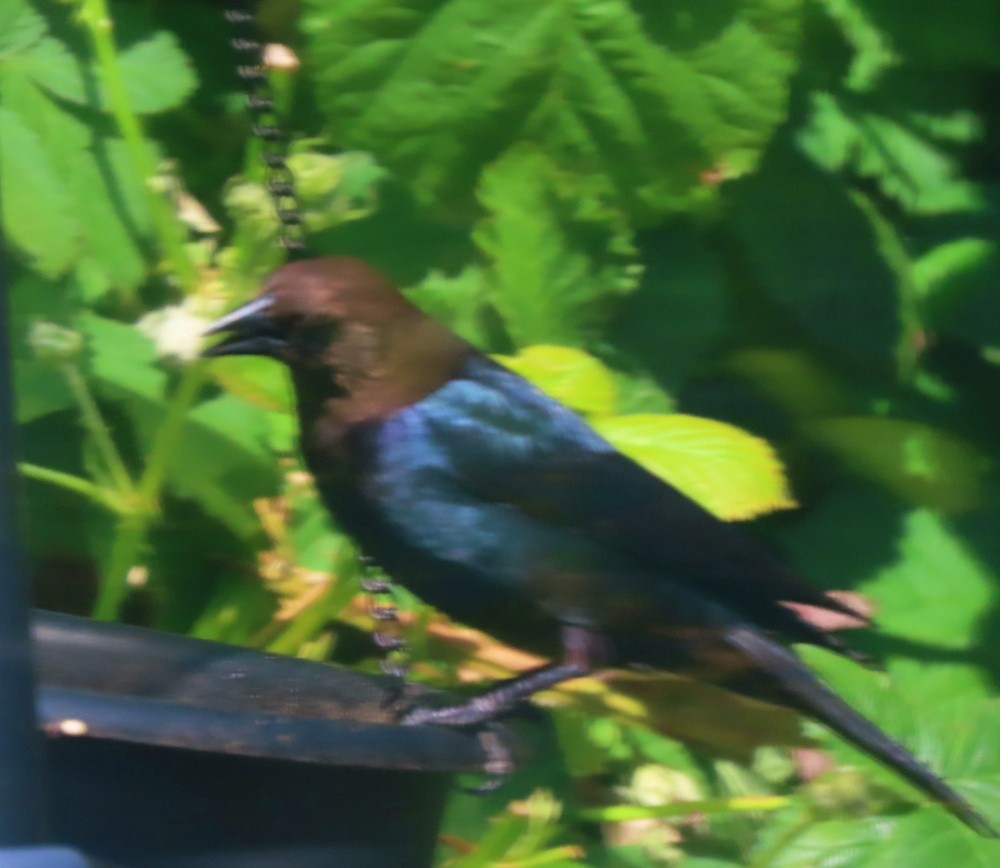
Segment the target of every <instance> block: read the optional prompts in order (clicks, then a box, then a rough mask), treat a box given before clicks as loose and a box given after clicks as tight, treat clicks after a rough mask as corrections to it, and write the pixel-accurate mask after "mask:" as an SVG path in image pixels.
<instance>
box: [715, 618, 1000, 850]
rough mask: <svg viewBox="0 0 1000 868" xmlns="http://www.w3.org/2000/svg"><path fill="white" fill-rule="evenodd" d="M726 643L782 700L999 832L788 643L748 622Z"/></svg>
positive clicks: (992, 833)
mask: <svg viewBox="0 0 1000 868" xmlns="http://www.w3.org/2000/svg"><path fill="white" fill-rule="evenodd" d="M727 639H728V641H729V643H730V644H732V645H733V646H735V647H737V648H739V650H740V651H742V652H743V653H744V654H745V655H747V657H749V658H751V659H752V660H753V661H754V663H755V664H756V665H757V666H759V667H760V668H761V669H762V670H763V671H764V672H766V673H767V675H768V676H769V680H771V681H772V682H777V684H776V686H777V687H778V688H779V691H780V694H781V697H782V700H783V702H784V704H788V705H791V706H793V707H794V708H796V710H798V711H801V712H803V713H804V714H807V715H808V716H809V717H812V718H815V719H816V720H818V721H820V722H821V723H824V724H826V725H827V726H828V727H830V729H832V730H834V731H835V732H836V733H838V734H839V735H841V736H843V737H844V738H845V739H847V740H848V741H850V742H852V743H853V744H855V745H857V746H858V747H859V748H861V749H862V750H863V751H865V752H866V753H868V754H871V755H872V756H873V757H875V758H876V759H878V760H879V761H881V762H883V763H885V764H886V765H887V766H889V767H890V768H892V769H895V770H896V771H897V772H899V774H901V775H902V776H903V777H904V778H906V779H907V780H908V781H910V783H912V784H913V785H914V786H916V787H917V788H918V789H920V790H922V791H923V792H925V793H927V794H928V795H930V796H932V797H933V798H935V799H937V800H939V801H940V802H941V803H942V804H944V805H945V806H946V807H947V808H948V810H950V811H951V812H952V813H953V814H954V815H955V816H956V817H958V818H959V819H960V820H962V822H964V823H966V824H967V825H968V826H969V827H971V828H972V829H974V830H975V831H977V832H978V833H979V834H981V835H986V836H988V837H992V838H996V837H1000V834H998V833H997V830H996V829H995V828H994V827H993V826H991V825H990V823H989V822H988V821H987V820H986V819H985V818H984V817H983V816H982V815H981V814H979V813H978V812H977V811H976V810H975V809H974V808H973V807H972V806H971V805H970V804H969V803H968V802H967V801H965V799H963V798H962V796H960V795H959V794H958V793H957V792H955V790H953V789H952V788H951V787H949V786H948V784H946V783H945V782H944V781H943V780H941V779H940V778H939V777H938V776H937V775H935V774H934V773H933V772H932V771H931V770H930V769H928V768H927V767H926V766H925V765H923V764H922V763H921V762H920V761H919V760H917V759H916V757H914V756H913V755H912V754H911V753H910V752H909V751H908V750H906V748H904V747H903V746H902V745H901V744H898V743H897V742H895V741H893V740H892V739H891V738H889V736H888V735H886V734H885V733H884V732H882V730H880V729H879V728H878V727H877V726H875V725H874V724H873V723H871V721H869V720H867V719H866V718H864V717H862V716H861V715H860V714H858V712H856V711H855V710H854V709H852V708H851V707H850V706H849V705H847V703H845V702H844V701H843V700H842V699H840V697H838V696H837V695H836V694H835V693H834V692H833V691H832V690H830V689H829V688H828V687H826V686H825V685H824V684H823V683H822V682H821V681H820V680H819V679H818V678H816V676H814V675H813V674H812V673H811V672H810V671H809V670H808V669H807V668H806V667H805V666H804V665H803V664H802V662H801V661H800V660H799V659H798V658H797V657H796V656H795V655H794V654H793V653H792V652H791V651H789V650H788V649H787V648H785V647H783V646H781V645H779V644H778V643H777V642H774V641H772V640H771V639H769V638H768V637H767V636H766V635H764V634H763V633H760V632H757V631H756V630H754V629H753V628H751V627H736V628H733V629H731V630H729V631H727Z"/></svg>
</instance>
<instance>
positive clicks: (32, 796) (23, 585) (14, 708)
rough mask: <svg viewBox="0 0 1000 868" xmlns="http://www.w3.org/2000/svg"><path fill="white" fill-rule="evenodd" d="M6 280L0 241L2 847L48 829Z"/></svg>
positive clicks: (35, 839) (30, 839) (34, 839)
mask: <svg viewBox="0 0 1000 868" xmlns="http://www.w3.org/2000/svg"><path fill="white" fill-rule="evenodd" d="M0 243H2V239H0ZM7 279H8V276H7V273H6V269H5V263H4V261H3V253H2V248H0V847H4V846H18V845H23V844H35V843H38V842H40V841H41V840H42V836H43V834H44V830H43V826H44V822H43V810H42V805H43V797H42V790H43V785H42V775H41V751H40V745H39V742H38V737H37V735H36V732H35V684H34V667H33V664H32V658H31V644H30V638H29V632H28V620H29V618H28V588H27V582H26V581H25V574H24V568H23V563H22V560H21V552H20V548H19V546H18V533H17V525H16V512H15V508H14V500H15V474H16V472H17V468H16V462H15V459H14V414H13V389H12V386H11V358H10V334H9V331H8V327H7V326H8V324H7V312H8V299H7Z"/></svg>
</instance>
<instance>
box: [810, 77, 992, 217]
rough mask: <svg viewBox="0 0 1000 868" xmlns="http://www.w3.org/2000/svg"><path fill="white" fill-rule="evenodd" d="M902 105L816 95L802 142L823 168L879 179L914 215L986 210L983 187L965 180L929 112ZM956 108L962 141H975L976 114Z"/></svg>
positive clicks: (887, 192)
mask: <svg viewBox="0 0 1000 868" xmlns="http://www.w3.org/2000/svg"><path fill="white" fill-rule="evenodd" d="M901 101H902V100H901V98H899V97H897V98H896V99H894V100H891V101H890V100H886V99H885V97H884V96H880V99H879V101H878V102H872V101H870V100H865V99H863V98H851V97H842V98H838V97H835V96H834V95H833V94H829V93H823V92H819V93H814V94H812V115H811V117H810V120H809V124H808V125H807V126H806V127H805V128H804V129H803V130H802V131H801V132H799V134H798V141H799V143H800V144H801V145H802V147H803V149H804V150H805V151H806V153H808V154H809V155H810V156H811V157H812V158H813V159H814V160H815V161H816V162H817V163H818V164H819V165H820V166H823V167H824V168H826V169H830V170H834V169H842V168H845V167H849V168H850V169H851V170H852V171H853V172H855V173H856V174H857V175H859V176H860V177H862V178H871V179H873V180H874V181H875V182H876V183H877V184H878V185H879V187H880V188H881V190H882V192H883V193H884V194H885V195H886V196H888V197H890V198H892V199H895V200H897V201H898V202H899V203H900V204H901V205H902V206H903V207H904V208H906V209H907V210H908V211H910V212H912V213H914V214H940V213H942V212H945V211H956V210H974V209H977V208H979V207H981V206H982V200H983V197H982V192H981V190H980V188H979V187H978V185H976V184H975V183H973V182H972V181H969V180H968V179H967V178H965V177H964V173H963V170H962V164H961V162H960V160H959V158H958V157H957V156H956V155H953V154H950V153H949V152H948V150H947V149H946V148H945V147H944V146H943V145H942V144H941V143H940V142H939V141H935V136H934V135H933V134H932V133H931V132H929V131H928V129H927V125H928V118H927V116H926V114H925V113H923V112H921V111H919V110H918V109H917V108H916V107H913V108H911V107H910V106H908V105H906V103H903V104H902V105H901V104H900V103H901ZM952 110H953V112H954V114H955V116H954V117H953V118H952V119H950V126H951V127H952V128H953V130H954V127H955V126H956V124H957V125H960V126H963V127H964V133H963V135H962V138H964V139H971V138H973V137H975V135H976V132H977V131H976V127H975V121H974V120H973V119H972V115H971V113H970V112H968V111H966V112H964V113H962V112H960V111H959V110H958V109H952ZM953 135H954V132H953Z"/></svg>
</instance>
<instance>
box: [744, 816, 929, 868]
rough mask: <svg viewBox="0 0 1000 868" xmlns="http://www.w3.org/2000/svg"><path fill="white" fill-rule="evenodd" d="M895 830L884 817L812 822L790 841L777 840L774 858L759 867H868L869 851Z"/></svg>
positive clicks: (893, 825)
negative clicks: (777, 846) (777, 845)
mask: <svg viewBox="0 0 1000 868" xmlns="http://www.w3.org/2000/svg"><path fill="white" fill-rule="evenodd" d="M894 828H895V824H894V822H893V821H892V820H891V819H886V818H885V817H878V818H867V819H864V820H827V821H825V822H815V823H812V824H810V825H808V826H806V827H805V828H803V829H801V830H800V833H799V834H797V835H793V836H792V837H791V838H790V840H788V841H780V840H779V841H777V842H776V843H778V844H779V845H782V846H780V848H778V849H777V851H776V852H775V853H774V857H773V858H771V859H768V860H767V861H766V862H761V863H760V864H766V865H767V866H768V868H817V866H821V865H822V866H826V865H830V866H833V865H845V866H846V865H850V866H854V868H860V866H863V865H867V864H868V863H867V861H866V859H867V857H868V856H869V855H870V854H871V852H872V850H873V849H874V848H875V846H876V845H877V844H878V843H879V842H880V841H882V840H883V839H885V838H886V837H887V836H888V835H891V834H892V830H893V829H894ZM779 831H780V830H779ZM792 831H793V832H794V831H795V830H794V829H792ZM765 849H767V848H766V847H765ZM907 864H909V863H907Z"/></svg>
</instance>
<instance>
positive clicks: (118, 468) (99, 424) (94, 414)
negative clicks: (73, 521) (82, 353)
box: [62, 364, 135, 496]
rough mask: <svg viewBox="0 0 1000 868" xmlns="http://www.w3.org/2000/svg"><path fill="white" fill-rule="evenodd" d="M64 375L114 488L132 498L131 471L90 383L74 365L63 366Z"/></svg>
mask: <svg viewBox="0 0 1000 868" xmlns="http://www.w3.org/2000/svg"><path fill="white" fill-rule="evenodd" d="M62 371H63V374H64V375H65V377H66V382H67V383H68V384H69V390H70V392H72V393H73V398H74V400H75V401H76V404H77V406H78V407H79V408H80V416H81V418H82V419H83V426H84V428H86V429H87V433H88V434H90V436H91V438H92V439H93V441H94V445H95V446H96V447H97V451H98V452H99V453H100V455H101V458H102V459H103V461H104V466H105V468H106V469H107V471H108V473H109V474H110V475H111V479H112V480H113V481H114V484H115V488H116V489H117V490H118V493H119V494H121V495H125V496H128V495H131V494H132V493H134V491H135V486H134V484H133V483H132V477H131V476H129V472H128V468H126V467H125V462H124V461H122V457H121V455H120V454H119V453H118V448H117V447H116V446H115V441H114V440H113V439H112V437H111V433H110V432H109V431H108V426H107V425H106V424H105V423H104V417H103V416H102V415H101V411H100V408H99V407H98V406H97V402H96V401H95V400H94V396H93V395H92V394H91V393H90V388H89V387H88V386H87V381H86V380H85V379H84V376H83V374H81V373H80V369H79V368H78V367H77V366H76V365H74V364H66V365H63V366H62Z"/></svg>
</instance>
